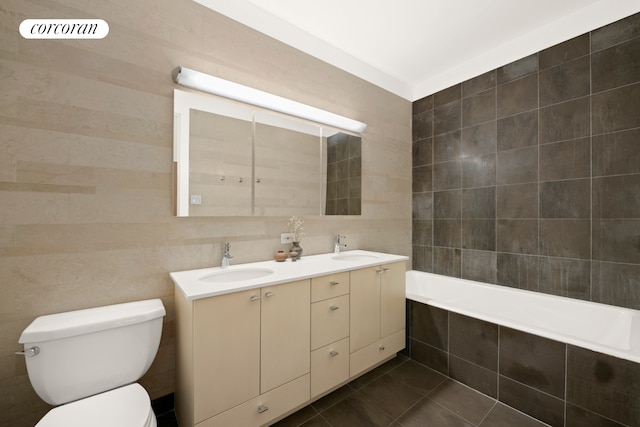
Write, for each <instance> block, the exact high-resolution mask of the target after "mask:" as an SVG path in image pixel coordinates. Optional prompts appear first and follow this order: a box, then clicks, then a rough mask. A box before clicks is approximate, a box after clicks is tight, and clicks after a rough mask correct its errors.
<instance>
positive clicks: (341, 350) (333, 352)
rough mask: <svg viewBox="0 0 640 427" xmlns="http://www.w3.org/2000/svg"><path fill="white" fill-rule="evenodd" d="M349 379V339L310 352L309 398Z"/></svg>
mask: <svg viewBox="0 0 640 427" xmlns="http://www.w3.org/2000/svg"><path fill="white" fill-rule="evenodd" d="M348 379H349V338H344V339H342V340H340V341H336V342H334V343H331V344H329V345H326V346H324V347H321V348H319V349H317V350H315V351H313V352H311V397H312V398H313V397H315V396H317V395H319V394H320V393H322V392H325V391H327V390H329V389H330V388H332V387H335V386H337V385H338V384H340V383H342V382H344V381H347V380H348Z"/></svg>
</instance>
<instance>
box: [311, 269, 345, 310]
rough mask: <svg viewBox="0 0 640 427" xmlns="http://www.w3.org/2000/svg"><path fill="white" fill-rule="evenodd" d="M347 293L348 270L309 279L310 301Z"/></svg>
mask: <svg viewBox="0 0 640 427" xmlns="http://www.w3.org/2000/svg"><path fill="white" fill-rule="evenodd" d="M348 293H349V272H348V271H346V272H344V273H336V274H330V275H328V276H321V277H314V278H313V279H311V302H316V301H321V300H323V299H327V298H333V297H337V296H340V295H346V294H348Z"/></svg>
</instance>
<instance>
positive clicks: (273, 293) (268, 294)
mask: <svg viewBox="0 0 640 427" xmlns="http://www.w3.org/2000/svg"><path fill="white" fill-rule="evenodd" d="M275 294H276V293H275V292H267V293H266V294H264V296H265V297H267V298H269V297H272V296H274V295H275Z"/></svg>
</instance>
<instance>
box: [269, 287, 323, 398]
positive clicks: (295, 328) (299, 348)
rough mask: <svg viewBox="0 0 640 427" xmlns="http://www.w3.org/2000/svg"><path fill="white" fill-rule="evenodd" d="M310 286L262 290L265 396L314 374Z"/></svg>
mask: <svg viewBox="0 0 640 427" xmlns="http://www.w3.org/2000/svg"><path fill="white" fill-rule="evenodd" d="M310 283H311V282H310V280H301V281H297V282H291V283H285V284H282V285H276V286H269V287H265V288H262V314H261V343H262V345H261V350H262V357H261V369H260V377H261V382H260V392H261V393H266V392H267V391H269V390H271V389H273V388H275V387H278V386H279V385H282V384H284V383H286V382H287V381H291V380H293V379H295V378H298V377H300V376H302V375H304V374H306V373H309V371H310V358H311V355H310V352H311V347H310V341H311V337H310V331H311V324H310V321H311V320H310V319H311V296H310V295H311V287H310Z"/></svg>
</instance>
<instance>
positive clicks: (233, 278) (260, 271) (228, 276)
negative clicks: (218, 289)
mask: <svg viewBox="0 0 640 427" xmlns="http://www.w3.org/2000/svg"><path fill="white" fill-rule="evenodd" d="M270 274H273V270H271V269H270V268H239V269H237V270H219V271H215V272H213V273H209V274H205V275H204V276H202V277H200V278H199V279H198V280H200V281H202V282H208V283H227V282H242V281H243V280H252V279H259V278H261V277H265V276H268V275H270Z"/></svg>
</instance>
